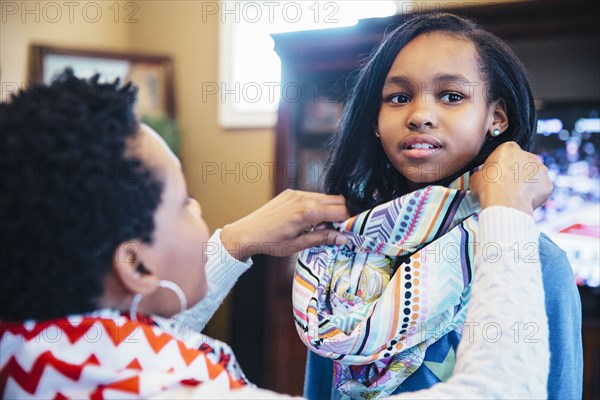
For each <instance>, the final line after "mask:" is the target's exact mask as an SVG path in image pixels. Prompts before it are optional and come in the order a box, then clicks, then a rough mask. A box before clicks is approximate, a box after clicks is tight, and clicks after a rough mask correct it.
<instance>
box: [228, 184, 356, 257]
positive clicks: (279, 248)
mask: <svg viewBox="0 0 600 400" xmlns="http://www.w3.org/2000/svg"><path fill="white" fill-rule="evenodd" d="M349 217H350V216H349V214H348V210H347V209H346V201H345V199H344V197H343V196H331V195H324V194H320V193H309V192H301V191H295V190H286V191H284V192H283V193H281V194H280V195H278V196H277V197H275V198H274V199H272V200H271V201H269V202H268V203H266V204H265V205H264V206H262V207H261V208H259V209H258V210H256V211H254V212H253V213H252V214H250V215H248V216H246V217H244V218H242V219H240V220H238V221H236V222H234V223H232V224H229V225H226V226H225V227H224V228H223V230H222V231H221V242H222V243H223V245H224V246H225V248H226V249H227V251H228V252H229V254H231V255H232V256H233V257H235V258H237V259H238V260H246V259H247V258H249V257H252V256H253V255H255V254H269V255H272V256H288V255H290V254H293V253H295V252H298V251H300V250H303V249H306V248H309V247H313V246H318V245H321V244H338V245H341V244H346V243H347V242H348V239H347V238H346V237H345V236H343V235H342V234H341V233H339V232H337V231H335V230H333V229H329V228H328V225H327V224H326V223H327V222H337V221H343V220H345V219H347V218H349Z"/></svg>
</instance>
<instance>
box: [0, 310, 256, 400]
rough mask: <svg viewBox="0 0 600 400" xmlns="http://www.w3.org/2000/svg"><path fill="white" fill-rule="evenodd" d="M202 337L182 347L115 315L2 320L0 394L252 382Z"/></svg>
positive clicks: (142, 391) (140, 391) (121, 392)
mask: <svg viewBox="0 0 600 400" xmlns="http://www.w3.org/2000/svg"><path fill="white" fill-rule="evenodd" d="M142 318H143V317H142V316H140V320H141V319H142ZM197 336H198V337H197V338H192V337H190V338H188V339H186V342H183V341H181V340H178V339H176V338H175V337H173V336H171V335H170V334H168V333H166V332H165V331H164V330H162V329H160V328H159V327H158V326H157V324H156V323H155V322H154V321H153V320H151V319H148V318H145V323H139V322H134V321H132V320H130V319H129V318H127V317H126V316H122V315H120V314H119V313H118V312H116V311H112V310H101V311H98V312H96V313H94V314H91V315H85V316H70V317H67V318H61V319H56V320H51V321H44V322H36V321H27V322H24V323H7V322H0V350H1V351H0V397H1V398H40V399H51V398H54V399H66V398H91V399H104V398H119V399H128V398H147V397H149V396H154V395H158V394H160V393H161V392H163V391H165V390H173V389H177V388H179V387H185V386H197V385H200V384H202V383H203V382H207V381H213V382H217V383H219V385H217V387H219V386H222V387H223V388H225V389H233V388H238V387H242V386H244V385H246V384H247V383H248V381H247V380H246V378H245V376H244V375H243V373H242V372H241V369H240V368H239V366H238V365H237V361H236V360H235V357H234V356H233V352H232V351H231V349H230V348H229V347H228V346H227V345H225V344H224V343H221V342H218V341H216V340H214V339H210V338H208V337H205V336H202V335H200V334H197ZM191 343H194V344H193V347H192V346H191V345H188V344H191Z"/></svg>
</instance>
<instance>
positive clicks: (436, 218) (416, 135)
mask: <svg viewBox="0 0 600 400" xmlns="http://www.w3.org/2000/svg"><path fill="white" fill-rule="evenodd" d="M535 126H536V112H535V108H534V103H533V97H532V94H531V90H530V88H529V85H528V82H527V79H526V75H525V72H524V67H523V66H522V64H521V63H520V61H519V60H518V59H517V58H516V56H515V55H514V54H513V52H512V51H511V50H510V48H509V47H508V46H507V45H506V44H505V43H504V42H503V41H502V40H500V39H499V38H497V37H496V36H494V35H492V34H491V33H489V32H486V31H484V30H482V29H481V28H480V27H478V26H477V25H475V24H474V23H472V22H471V21H468V20H466V19H463V18H461V17H457V16H454V15H451V14H431V15H421V16H417V17H415V18H413V19H411V20H409V21H407V22H406V23H404V24H403V25H402V26H400V27H399V28H398V29H396V30H395V31H393V32H392V33H391V34H389V35H388V36H387V37H386V38H385V39H384V41H383V42H382V43H381V45H380V46H379V47H378V48H377V50H376V51H375V52H374V53H373V56H372V58H371V59H370V61H369V62H368V63H367V64H366V65H365V66H364V67H363V68H362V70H361V71H360V73H359V76H358V81H357V84H356V86H355V88H354V89H353V92H352V93H351V95H350V98H349V100H348V103H347V105H346V109H345V113H344V115H343V117H342V121H341V123H340V126H339V131H338V134H337V135H336V137H335V142H334V143H333V151H332V154H331V157H330V162H329V169H328V171H327V173H326V177H325V187H326V191H327V192H328V193H331V194H334V193H335V194H342V195H344V197H345V198H346V199H347V204H348V208H349V210H350V212H351V214H355V213H358V212H361V214H359V215H358V216H356V217H353V218H351V219H350V220H348V221H346V222H345V223H342V224H339V225H338V229H340V230H341V231H343V232H345V233H347V234H349V235H350V236H351V237H352V240H351V242H352V243H351V244H350V245H348V246H342V247H340V248H338V247H323V248H320V249H313V250H308V251H306V252H304V253H303V254H302V255H301V257H300V258H299V262H298V265H297V268H296V276H295V282H294V315H295V319H296V323H297V328H298V332H299V334H300V337H301V339H302V340H303V341H304V343H305V344H306V345H307V346H308V347H309V349H310V350H312V351H311V352H309V358H308V363H307V377H306V382H305V395H306V396H307V397H309V398H329V397H331V396H332V397H334V398H340V397H353V398H378V397H383V396H387V395H390V394H394V393H400V392H404V391H413V390H418V389H422V388H427V387H430V386H431V385H433V384H435V383H437V382H440V381H445V380H447V379H448V378H449V376H450V374H451V373H452V369H453V366H454V364H455V351H456V347H457V345H458V342H459V339H460V337H461V335H462V333H463V329H466V328H465V326H464V321H465V319H464V315H465V310H466V306H467V304H468V300H469V296H470V282H471V278H472V274H473V270H472V266H473V260H474V256H475V254H476V251H478V250H479V251H482V250H486V249H485V248H484V249H479V248H478V247H477V244H478V243H477V235H478V224H477V220H478V213H479V211H480V208H479V205H478V204H477V203H476V202H475V201H473V200H474V199H473V197H472V196H471V195H470V194H469V192H468V191H467V190H468V182H469V177H470V176H471V174H472V172H474V171H475V170H477V169H478V167H479V166H480V165H481V164H482V163H483V161H484V160H485V159H486V158H487V157H488V156H489V155H490V154H491V152H492V151H493V150H494V149H496V148H497V147H498V146H499V145H500V144H502V143H505V142H510V141H512V142H516V143H517V144H518V145H519V146H520V147H521V148H523V149H525V150H527V149H529V148H530V146H531V144H532V141H533V138H534V134H535ZM513 167H514V168H513ZM513 167H511V168H509V169H508V170H507V169H498V168H496V169H494V168H487V169H486V170H485V171H483V172H485V174H484V176H486V178H487V179H492V180H493V179H498V177H501V176H502V174H513V173H515V172H516V171H517V170H518V169H519V168H520V167H521V168H522V167H526V166H519V165H514V166H513ZM492 169H493V171H492ZM515 179H517V178H516V176H515ZM504 195H505V196H506V200H507V201H508V202H510V201H511V199H512V201H515V202H517V201H519V198H520V197H521V196H522V193H519V192H509V191H507V192H505V194H504ZM497 223H498V224H502V223H503V221H497ZM537 245H538V243H516V244H515V246H514V249H515V251H521V252H523V251H528V250H531V249H532V248H533V246H537ZM539 252H540V262H541V264H542V268H543V281H544V291H545V302H546V312H547V314H548V320H549V326H550V352H551V364H550V374H549V379H548V396H549V397H550V398H578V397H580V396H581V387H582V348H581V335H580V327H581V317H580V316H581V310H580V302H579V297H578V294H577V291H576V287H575V284H574V280H573V277H572V270H571V268H570V265H569V263H568V261H567V259H566V256H565V254H564V252H563V251H562V250H561V249H559V248H558V247H557V246H556V245H555V244H554V243H552V242H551V241H550V239H549V238H548V237H547V236H545V235H543V234H542V235H541V236H540V238H539ZM504 334H506V333H504ZM332 361H333V366H332ZM532 368H536V366H535V365H532ZM332 383H333V384H332ZM332 388H333V390H332Z"/></svg>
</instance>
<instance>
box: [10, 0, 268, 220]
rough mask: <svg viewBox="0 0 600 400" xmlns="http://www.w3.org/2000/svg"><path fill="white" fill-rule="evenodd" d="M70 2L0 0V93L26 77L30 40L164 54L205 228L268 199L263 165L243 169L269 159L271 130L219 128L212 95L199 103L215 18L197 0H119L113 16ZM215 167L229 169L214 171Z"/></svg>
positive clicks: (105, 6)
mask: <svg viewBox="0 0 600 400" xmlns="http://www.w3.org/2000/svg"><path fill="white" fill-rule="evenodd" d="M46 3H47V2H46ZM56 3H58V4H59V5H62V4H63V2H55V4H56ZM75 3H76V6H73V8H72V9H71V11H72V15H70V13H69V11H70V10H69V8H68V7H61V13H62V15H61V16H60V17H59V16H58V14H57V13H56V10H55V9H53V8H51V7H47V8H45V3H44V2H39V1H29V2H21V1H6V0H0V10H1V12H2V15H0V23H1V26H0V81H1V83H2V86H1V87H2V90H3V91H2V99H4V98H5V97H6V94H7V91H8V90H9V89H10V88H11V87H14V83H16V84H18V85H21V84H22V83H23V82H25V81H26V80H27V70H28V66H27V63H28V62H29V57H28V49H29V45H30V44H32V43H41V44H47V45H52V46H65V47H74V48H84V49H86V48H87V49H102V50H119V51H127V50H130V51H133V52H147V53H157V54H167V55H171V56H172V57H173V59H174V63H175V74H174V75H175V94H176V106H177V115H178V121H179V123H180V126H181V129H182V142H183V143H182V151H181V158H182V161H183V165H184V169H185V172H186V176H187V179H188V185H189V190H190V193H191V195H193V196H195V197H196V198H198V200H199V201H200V203H201V204H202V206H203V213H204V217H205V219H206V221H207V223H208V224H209V226H210V228H211V229H216V228H218V227H220V226H222V225H224V224H226V223H228V222H231V221H233V220H235V219H237V218H239V217H241V216H243V215H245V214H247V213H249V212H250V211H252V210H253V209H255V208H257V207H258V206H260V205H261V204H263V203H265V202H266V201H268V200H269V198H270V197H271V195H272V182H270V179H269V175H268V174H267V173H266V172H267V171H266V170H265V171H263V175H262V178H261V179H259V180H258V181H253V182H245V181H244V174H243V172H244V169H243V168H244V165H248V164H247V163H258V165H261V166H263V165H264V163H268V162H271V161H272V160H273V158H274V154H273V153H274V150H273V147H274V135H273V131H272V130H271V129H263V130H243V131H241V130H237V131H225V130H223V129H220V128H219V126H218V124H217V106H218V104H217V101H218V96H210V97H207V101H206V102H204V103H203V102H202V87H203V86H202V84H203V82H218V30H219V25H218V19H217V18H212V19H211V18H207V19H206V22H204V23H203V22H202V18H201V14H202V6H201V3H202V2H201V1H167V0H164V1H146V2H142V1H138V2H136V4H137V5H138V8H137V10H134V9H133V8H127V9H125V5H126V3H127V2H121V3H120V13H119V15H118V18H117V22H115V9H114V2H112V1H95V2H85V1H84V2H75ZM88 3H95V5H99V6H100V11H101V16H100V17H97V13H96V11H97V10H96V9H95V5H94V6H88V8H86V4H88ZM24 4H25V5H24ZM23 7H26V8H23ZM111 7H113V8H111ZM84 10H85V11H84ZM24 11H27V12H24ZM133 11H135V12H134V14H133V15H132V16H131V19H135V20H137V22H132V23H125V22H124V21H125V19H126V16H127V14H128V13H129V12H133ZM36 19H37V21H36ZM95 19H97V21H96V22H92V21H94V20H95ZM207 166H208V168H211V169H206V168H207ZM215 167H217V168H218V169H219V170H218V171H216V173H214V174H210V175H209V174H206V176H204V177H203V171H205V172H208V171H213V169H214V168H215ZM236 167H237V170H238V171H239V173H237V172H235V171H236ZM222 170H228V171H233V172H229V173H226V174H225V175H224V176H222V174H221V172H222ZM247 176H249V174H247ZM251 178H253V176H252V177H251Z"/></svg>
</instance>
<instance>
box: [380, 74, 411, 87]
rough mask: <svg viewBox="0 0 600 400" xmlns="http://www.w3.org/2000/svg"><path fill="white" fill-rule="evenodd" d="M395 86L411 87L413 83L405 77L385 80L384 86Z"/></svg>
mask: <svg viewBox="0 0 600 400" xmlns="http://www.w3.org/2000/svg"><path fill="white" fill-rule="evenodd" d="M388 85H394V86H410V85H411V82H410V79H408V78H407V77H405V76H400V75H399V76H390V77H389V78H387V79H386V80H385V83H384V86H388Z"/></svg>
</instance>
